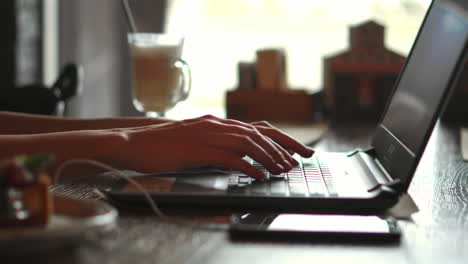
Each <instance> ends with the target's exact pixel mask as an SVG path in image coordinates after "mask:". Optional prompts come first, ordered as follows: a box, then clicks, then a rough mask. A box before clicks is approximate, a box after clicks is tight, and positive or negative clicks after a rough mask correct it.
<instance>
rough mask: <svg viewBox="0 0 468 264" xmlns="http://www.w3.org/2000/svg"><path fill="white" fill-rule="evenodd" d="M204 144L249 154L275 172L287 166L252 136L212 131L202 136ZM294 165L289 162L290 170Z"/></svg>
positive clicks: (200, 138)
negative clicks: (277, 160)
mask: <svg viewBox="0 0 468 264" xmlns="http://www.w3.org/2000/svg"><path fill="white" fill-rule="evenodd" d="M199 140H200V141H201V142H202V144H203V145H206V146H210V147H215V148H217V149H221V150H224V151H228V152H231V153H235V154H236V155H237V156H239V154H240V155H242V156H243V155H247V156H249V157H250V158H252V159H254V160H255V161H257V162H258V163H260V164H262V165H263V166H264V167H265V169H267V170H268V171H270V172H271V173H273V174H280V173H282V172H284V171H285V168H284V167H283V166H281V165H280V164H277V163H276V161H275V159H274V158H273V157H272V156H271V155H270V154H269V153H268V152H267V151H266V150H265V149H263V148H262V147H261V146H260V145H258V144H257V143H256V142H254V141H253V140H252V139H251V138H250V137H248V136H243V135H237V134H223V133H210V134H209V137H206V135H205V137H203V136H200V137H199ZM291 168H292V167H291V165H290V164H288V168H287V169H288V170H290V169H291Z"/></svg>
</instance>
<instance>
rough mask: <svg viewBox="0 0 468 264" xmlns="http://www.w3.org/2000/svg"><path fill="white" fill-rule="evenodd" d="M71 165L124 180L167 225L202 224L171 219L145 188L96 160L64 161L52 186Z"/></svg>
mask: <svg viewBox="0 0 468 264" xmlns="http://www.w3.org/2000/svg"><path fill="white" fill-rule="evenodd" d="M72 164H89V165H93V166H96V167H98V168H101V169H104V170H107V171H109V172H110V173H111V174H113V175H114V176H117V177H119V178H122V179H124V180H126V181H127V182H128V183H130V184H132V185H133V186H134V187H135V188H136V189H138V190H139V191H140V192H141V193H142V194H143V195H144V197H145V199H146V201H147V202H148V204H149V206H150V208H151V210H152V211H153V213H154V214H155V215H156V216H158V217H159V218H160V219H161V220H163V221H166V222H169V223H176V224H190V225H194V224H196V225H198V224H200V223H202V222H203V221H196V220H195V221H193V220H182V219H176V218H173V217H170V216H168V215H166V214H165V213H163V212H162V211H161V209H159V207H158V206H157V205H156V202H155V201H154V200H153V198H152V197H151V196H150V194H149V193H148V191H147V190H145V188H144V187H143V186H142V185H141V184H140V183H138V182H137V181H135V180H134V179H132V178H131V177H129V176H127V175H125V173H123V172H122V171H120V170H118V169H116V168H113V167H112V166H109V165H107V164H105V163H102V162H99V161H96V160H90V159H71V160H67V161H64V162H63V163H62V164H60V166H59V167H58V168H57V170H56V172H55V174H54V176H53V179H52V180H53V183H54V184H56V183H57V182H58V180H59V178H60V177H62V176H63V170H64V169H65V168H66V167H68V166H69V165H72Z"/></svg>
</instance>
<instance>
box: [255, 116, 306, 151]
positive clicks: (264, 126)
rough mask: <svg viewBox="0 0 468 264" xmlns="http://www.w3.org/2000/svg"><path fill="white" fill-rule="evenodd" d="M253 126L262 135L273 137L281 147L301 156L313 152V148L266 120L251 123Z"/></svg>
mask: <svg viewBox="0 0 468 264" xmlns="http://www.w3.org/2000/svg"><path fill="white" fill-rule="evenodd" d="M252 124H254V126H255V127H256V128H257V129H258V130H259V131H260V132H261V133H262V134H264V135H266V136H268V137H270V138H271V139H273V140H274V141H275V142H276V143H278V144H279V145H281V146H282V147H283V148H285V149H288V150H292V151H294V152H296V153H298V154H300V155H301V156H304V157H310V156H312V155H313V154H314V150H313V149H311V148H309V147H307V146H305V145H304V144H302V143H300V142H298V141H297V140H295V139H294V138H292V137H290V136H289V135H287V134H285V133H284V132H282V131H280V130H279V129H277V128H276V127H274V126H272V125H271V124H269V123H268V122H265V121H261V122H255V123H252Z"/></svg>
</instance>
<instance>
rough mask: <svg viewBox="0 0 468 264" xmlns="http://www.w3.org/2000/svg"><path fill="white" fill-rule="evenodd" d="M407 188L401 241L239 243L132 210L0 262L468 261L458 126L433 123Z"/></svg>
mask: <svg viewBox="0 0 468 264" xmlns="http://www.w3.org/2000/svg"><path fill="white" fill-rule="evenodd" d="M371 128H372V126H369V125H345V124H343V125H334V126H332V127H331V129H330V131H329V132H328V134H327V135H326V136H325V138H324V139H323V140H322V141H321V142H320V143H319V144H318V145H317V146H316V148H317V149H320V150H329V151H350V150H352V149H354V148H365V147H366V146H367V145H368V141H369V137H370V135H371V132H372V129H371ZM100 181H104V180H96V179H95V180H88V181H87V182H85V183H83V184H74V185H63V186H58V187H57V189H58V191H59V192H62V193H68V194H70V195H73V196H77V197H81V198H96V197H97V195H96V194H95V193H93V192H92V191H91V190H92V188H90V186H92V185H103V184H104V185H105V184H108V183H107V182H100ZM409 193H410V194H411V196H412V198H413V199H414V201H415V202H416V204H417V205H418V207H419V209H420V211H419V212H418V213H416V214H414V215H413V216H412V219H411V220H405V221H402V220H400V221H399V224H400V226H401V229H402V233H403V236H402V239H401V242H400V243H398V244H373V245H372V244H359V243H356V244H353V243H346V244H343V243H341V244H340V243H320V242H298V241H283V242H254V241H243V242H236V241H232V240H230V238H229V235H228V233H227V231H226V226H225V225H223V224H219V225H207V226H203V227H199V226H196V225H190V224H189V225H177V224H171V223H167V222H164V221H161V220H160V219H158V218H156V217H155V216H153V215H152V214H150V213H144V212H131V211H128V210H127V211H121V212H120V217H119V220H118V224H117V227H116V228H115V229H114V230H113V231H111V232H108V233H106V234H96V235H94V236H92V237H91V238H89V239H87V240H86V241H83V242H80V243H78V244H72V245H64V246H63V248H60V249H56V250H52V251H48V252H38V253H34V254H26V255H24V256H20V257H18V256H15V257H11V258H6V259H5V260H6V262H4V261H0V262H1V263H8V262H11V263H21V262H30V261H32V260H34V262H30V263H132V264H133V263H204V264H205V263H213V264H215V263H216V264H217V263H267V264H272V263H347V264H349V263H391V264H396V263H468V164H466V163H465V162H463V160H462V158H461V153H460V148H459V132H458V129H457V127H456V126H454V125H447V124H439V125H438V126H437V127H436V129H435V131H434V133H433V135H432V137H431V139H430V142H429V145H428V147H427V149H426V151H425V153H424V156H423V158H422V161H421V163H420V165H419V166H418V169H417V171H416V174H415V176H414V179H413V182H412V183H411V186H410V189H409ZM187 211H189V213H188V216H197V215H198V213H197V211H196V210H193V208H192V210H187ZM209 213H210V212H208V214H209ZM211 213H214V212H211ZM216 213H217V212H216ZM216 213H214V214H216ZM179 214H180V212H179ZM204 214H206V212H204ZM185 217H187V215H186V216H185Z"/></svg>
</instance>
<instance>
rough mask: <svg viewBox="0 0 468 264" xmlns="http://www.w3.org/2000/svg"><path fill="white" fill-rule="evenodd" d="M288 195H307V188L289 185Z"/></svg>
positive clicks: (299, 185)
mask: <svg viewBox="0 0 468 264" xmlns="http://www.w3.org/2000/svg"><path fill="white" fill-rule="evenodd" d="M288 187H289V193H290V194H292V195H296V196H297V195H304V196H305V195H307V187H306V185H305V184H294V183H291V184H289V186H288Z"/></svg>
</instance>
